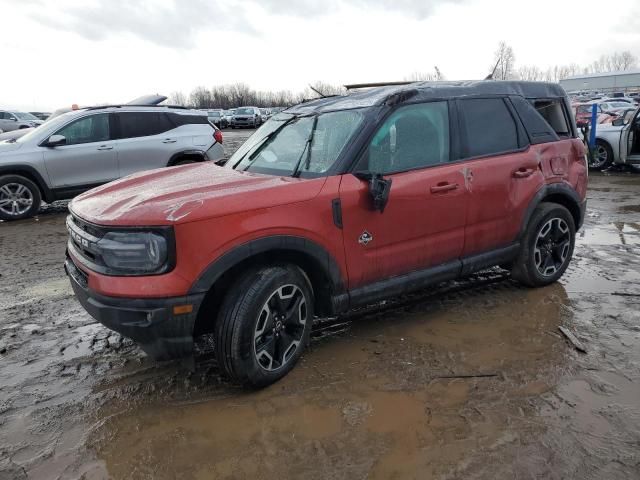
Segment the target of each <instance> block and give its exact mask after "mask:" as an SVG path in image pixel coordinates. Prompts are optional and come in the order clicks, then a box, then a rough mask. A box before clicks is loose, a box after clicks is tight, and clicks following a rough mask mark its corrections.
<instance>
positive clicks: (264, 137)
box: [65, 81, 587, 386]
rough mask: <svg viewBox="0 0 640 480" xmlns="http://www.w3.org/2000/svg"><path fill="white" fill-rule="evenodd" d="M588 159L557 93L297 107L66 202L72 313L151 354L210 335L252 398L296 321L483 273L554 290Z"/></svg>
mask: <svg viewBox="0 0 640 480" xmlns="http://www.w3.org/2000/svg"><path fill="white" fill-rule="evenodd" d="M586 188H587V164H586V158H585V152H584V147H583V144H582V142H581V141H580V140H579V139H578V138H577V135H576V130H575V122H574V120H573V117H572V114H571V110H570V105H569V102H568V99H567V98H566V95H565V92H564V90H562V88H561V87H560V86H558V85H556V84H547V83H527V82H494V81H485V82H465V83H463V82H457V83H455V82H451V83H416V84H410V85H405V86H400V87H398V86H394V87H381V88H375V89H370V90H365V91H359V92H355V93H352V94H350V95H345V96H336V97H328V98H323V99H319V100H315V101H311V102H307V103H303V104H300V105H298V106H295V107H293V108H290V109H288V110H286V111H285V112H283V113H281V114H278V115H276V116H275V117H273V118H272V119H271V120H270V121H269V122H267V123H266V124H265V125H264V126H263V127H262V128H260V129H259V130H258V131H257V132H256V133H255V134H254V135H253V136H252V137H251V138H250V139H249V140H248V141H247V142H246V143H245V144H244V145H243V146H242V147H241V148H240V149H239V150H238V151H237V152H236V153H235V154H234V155H233V156H232V157H231V158H230V159H229V161H228V162H227V164H226V165H225V166H224V167H220V166H217V165H214V164H210V163H206V164H196V165H189V166H182V167H174V168H169V169H163V170H157V171H152V172H146V173H141V174H135V175H132V176H129V177H127V178H124V179H121V180H118V181H115V182H113V183H110V184H107V185H105V186H102V187H98V188H96V189H94V190H92V191H89V192H87V193H85V194H83V195H81V196H79V197H77V198H76V199H75V200H74V201H73V202H72V203H71V204H70V206H69V209H70V212H71V214H70V215H69V217H68V219H67V227H68V230H69V233H70V235H69V242H68V258H67V260H66V263H65V267H66V271H67V272H68V274H69V277H70V279H71V283H72V285H73V288H74V290H75V293H76V295H77V297H78V299H79V300H80V302H81V303H82V305H83V306H84V308H85V309H86V310H87V311H88V312H89V313H90V314H91V315H92V316H94V317H95V318H96V319H97V320H99V321H100V322H102V323H103V324H104V325H106V326H107V327H109V328H111V329H113V330H116V331H118V332H120V333H121V334H122V335H125V336H127V337H130V338H132V339H134V340H136V341H137V342H138V343H139V344H140V345H141V346H142V348H143V349H144V350H145V351H146V352H147V353H149V354H150V355H152V356H154V357H156V358H171V357H177V356H183V355H188V354H190V353H191V352H192V349H193V338H194V336H196V335H199V334H202V333H213V334H214V338H215V341H216V344H215V350H216V352H217V356H218V360H219V365H220V367H221V368H222V369H223V371H224V372H225V373H226V374H227V375H229V376H230V377H232V378H233V379H235V380H237V381H239V382H241V383H244V384H248V385H252V386H264V385H267V384H270V383H272V382H274V381H276V380H278V379H279V378H281V377H283V376H284V375H285V374H286V373H287V372H288V371H289V370H291V368H292V367H293V366H294V364H295V363H296V361H297V360H298V358H299V357H300V355H301V354H302V352H303V350H304V348H305V346H306V345H307V343H308V341H309V335H310V330H311V327H312V323H313V320H314V318H315V317H323V316H329V315H338V314H340V313H342V312H345V311H346V310H348V309H350V308H353V307H356V306H358V305H364V304H370V303H372V302H377V301H380V300H382V299H384V298H387V297H391V296H394V295H399V294H402V293H405V292H408V291H411V290H416V289H422V288H424V287H426V286H428V285H431V284H434V283H437V282H442V281H444V280H451V279H454V278H457V277H460V276H464V275H468V274H470V273H471V272H474V271H477V270H480V269H485V268H487V267H491V266H494V265H501V266H503V267H505V268H509V269H510V270H511V272H512V275H513V277H514V278H515V279H517V280H519V281H520V282H522V283H524V284H526V285H529V286H532V287H537V286H543V285H547V284H549V283H552V282H555V281H556V280H558V278H560V276H561V275H562V274H563V272H564V271H565V269H566V268H567V265H568V263H569V261H570V259H571V256H572V253H573V248H574V239H575V232H576V229H578V228H579V227H580V226H581V224H582V221H583V218H584V212H585V206H586V203H585V193H586Z"/></svg>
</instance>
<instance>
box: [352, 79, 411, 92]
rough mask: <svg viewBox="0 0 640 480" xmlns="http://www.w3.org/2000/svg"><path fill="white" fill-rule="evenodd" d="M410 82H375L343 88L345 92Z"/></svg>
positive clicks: (408, 82)
mask: <svg viewBox="0 0 640 480" xmlns="http://www.w3.org/2000/svg"><path fill="white" fill-rule="evenodd" d="M412 83H416V82H412V81H402V82H377V83H353V84H351V85H345V86H344V88H346V89H347V90H355V89H356V88H370V87H390V86H394V85H396V86H397V85H410V84H412Z"/></svg>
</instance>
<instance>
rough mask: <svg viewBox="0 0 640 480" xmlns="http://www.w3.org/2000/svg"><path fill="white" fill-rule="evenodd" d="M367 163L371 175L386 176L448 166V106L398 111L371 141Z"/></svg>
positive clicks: (439, 104) (427, 105) (426, 105)
mask: <svg viewBox="0 0 640 480" xmlns="http://www.w3.org/2000/svg"><path fill="white" fill-rule="evenodd" d="M367 160H368V166H367V169H368V170H369V171H371V172H375V173H382V174H388V173H393V172H402V171H406V170H412V169H415V168H424V167H429V166H433V165H439V164H443V163H446V162H448V161H449V108H448V105H447V102H432V103H423V104H417V105H408V106H406V107H401V108H399V109H398V110H396V111H395V112H394V113H393V114H392V115H391V116H390V117H389V118H388V119H387V120H386V121H385V122H384V124H383V125H382V127H380V129H379V130H378V132H377V133H376V134H375V135H374V137H373V139H372V140H371V143H370V144H369V149H368V155H367Z"/></svg>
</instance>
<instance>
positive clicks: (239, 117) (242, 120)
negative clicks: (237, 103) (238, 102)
mask: <svg viewBox="0 0 640 480" xmlns="http://www.w3.org/2000/svg"><path fill="white" fill-rule="evenodd" d="M262 122H263V120H262V113H260V109H259V108H258V107H240V108H236V111H235V113H234V114H233V117H231V128H243V127H250V128H258V127H259V126H260V125H262Z"/></svg>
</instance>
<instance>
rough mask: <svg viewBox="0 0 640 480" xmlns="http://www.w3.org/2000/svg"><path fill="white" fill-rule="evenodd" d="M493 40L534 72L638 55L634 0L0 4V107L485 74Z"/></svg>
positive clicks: (67, 0)
mask: <svg viewBox="0 0 640 480" xmlns="http://www.w3.org/2000/svg"><path fill="white" fill-rule="evenodd" d="M591 25H593V26H594V27H595V28H597V31H596V32H594V34H593V35H591V34H590V32H589V29H590V26H591ZM500 40H505V41H506V42H507V43H508V44H510V45H511V46H512V47H513V49H514V51H515V54H516V63H517V65H523V64H537V65H538V66H540V67H542V68H546V67H548V66H551V65H554V64H567V63H572V62H575V63H578V64H588V63H590V62H592V61H593V60H595V59H596V58H598V57H599V56H600V55H602V54H606V53H611V52H613V51H616V50H631V51H632V52H633V53H634V54H635V55H636V56H640V1H638V0H616V2H615V8H614V6H613V4H612V3H611V2H607V1H604V0H580V1H567V0H536V1H526V2H524V1H518V0H324V1H319V0H260V1H259V2H255V1H252V0H146V1H145V0H137V1H130V0H0V108H2V107H9V108H20V109H25V110H51V109H55V108H58V107H62V106H69V105H71V104H72V103H79V104H81V105H90V104H95V103H102V102H107V101H108V102H120V101H122V102H124V101H128V100H130V99H132V98H134V97H137V96H140V95H143V94H146V93H162V94H165V95H168V94H170V93H171V92H173V91H176V90H180V91H184V92H185V93H188V92H190V91H191V90H192V89H193V88H194V87H196V86H198V85H204V86H212V85H214V84H223V83H235V82H245V83H247V84H249V85H250V86H251V87H253V88H256V89H260V90H269V89H273V90H278V89H291V90H294V91H300V90H303V89H304V88H305V86H306V85H307V84H308V83H310V82H314V81H317V80H322V81H325V82H328V83H332V84H344V83H357V82H372V81H384V80H402V79H403V78H405V77H407V76H409V75H410V74H411V73H412V72H416V71H422V72H426V71H432V70H433V67H434V66H438V67H439V68H440V70H441V71H442V73H443V74H444V75H445V77H446V78H447V79H451V80H453V79H472V78H482V77H484V76H485V75H487V73H488V70H489V69H490V67H489V66H490V64H491V63H492V58H493V53H494V51H495V49H496V47H497V45H498V42H499V41H500Z"/></svg>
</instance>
